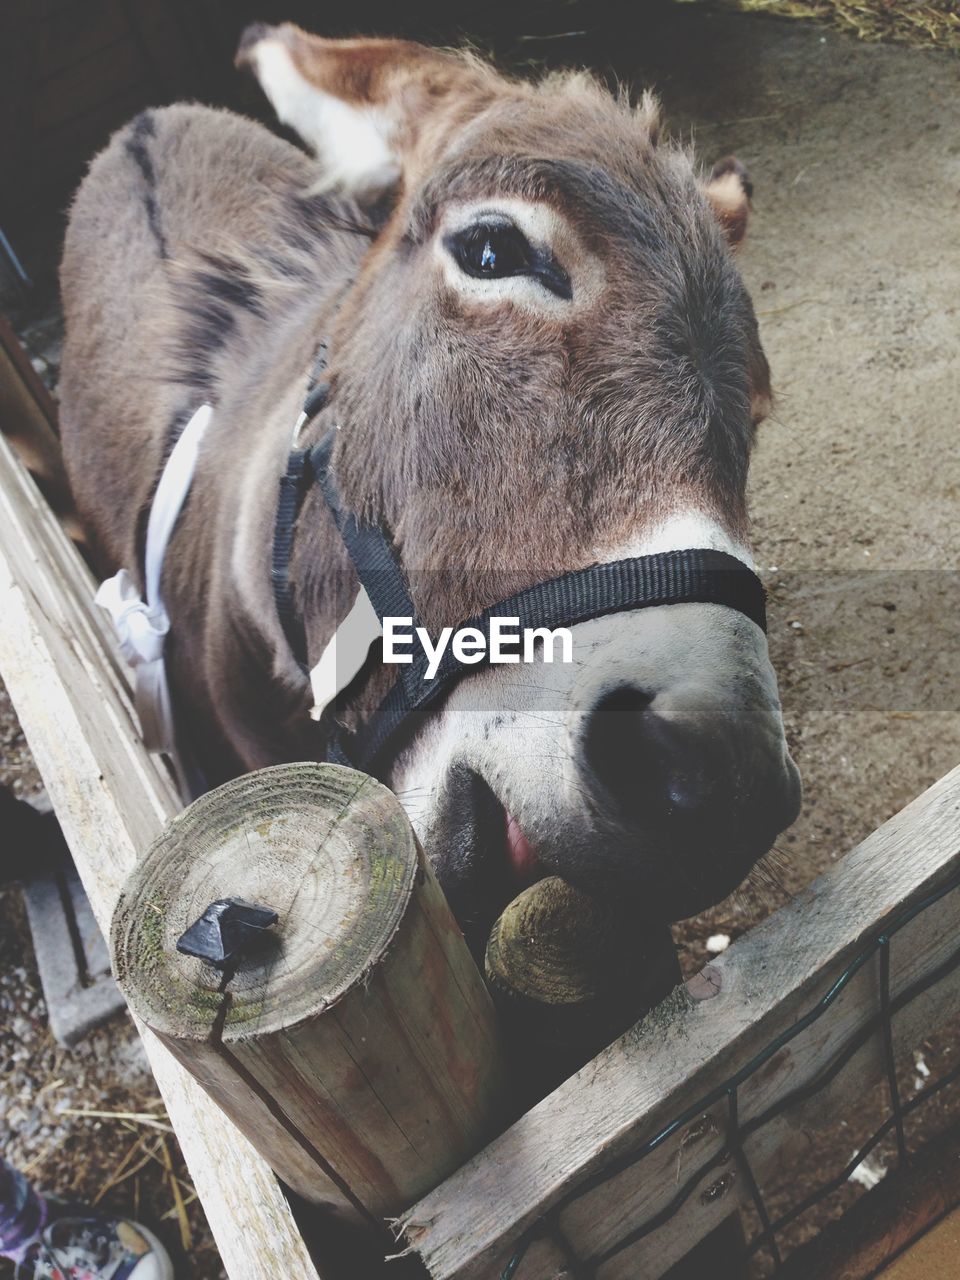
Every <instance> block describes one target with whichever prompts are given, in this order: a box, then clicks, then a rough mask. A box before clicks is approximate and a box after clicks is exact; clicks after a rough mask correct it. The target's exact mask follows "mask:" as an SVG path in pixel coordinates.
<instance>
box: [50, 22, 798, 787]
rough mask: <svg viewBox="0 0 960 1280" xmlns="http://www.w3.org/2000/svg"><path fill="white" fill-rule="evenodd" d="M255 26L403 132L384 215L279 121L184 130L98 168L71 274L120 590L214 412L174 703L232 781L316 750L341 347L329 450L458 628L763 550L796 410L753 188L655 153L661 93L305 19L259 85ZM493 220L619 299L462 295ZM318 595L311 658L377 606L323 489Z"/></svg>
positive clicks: (69, 396)
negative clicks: (276, 596) (632, 541)
mask: <svg viewBox="0 0 960 1280" xmlns="http://www.w3.org/2000/svg"><path fill="white" fill-rule="evenodd" d="M262 30H269V32H270V37H271V38H274V37H276V36H277V32H278V31H279V37H278V38H280V39H282V40H283V41H285V42H286V43H287V45H288V47H289V48H290V50H291V55H292V58H293V60H294V63H295V64H296V66H297V67H298V68H299V70H300V71H301V74H303V75H304V76H306V77H308V78H309V80H310V81H311V83H314V84H317V85H319V86H321V87H322V88H323V90H324V92H327V93H329V94H331V95H334V96H337V97H339V98H340V99H341V100H342V101H344V102H353V103H355V104H359V105H360V106H362V107H366V106H375V107H377V108H379V109H382V110H383V111H384V112H386V113H388V114H389V115H390V118H391V121H392V124H391V128H392V130H393V132H392V134H391V139H392V142H391V145H393V146H394V147H395V148H396V150H397V152H398V154H399V156H400V160H401V165H402V180H401V182H400V184H399V187H398V189H397V190H396V191H395V192H394V193H393V197H392V203H391V205H390V206H389V207H388V208H387V209H386V210H385V211H382V212H381V214H380V215H373V214H370V213H367V212H364V211H363V210H362V209H361V208H360V207H358V206H357V205H356V204H355V203H354V202H353V201H351V200H350V199H348V198H343V199H342V198H340V197H338V196H336V195H334V194H316V193H317V192H318V191H319V190H320V189H321V188H322V187H323V176H324V175H323V163H322V157H321V161H320V163H317V162H314V161H312V160H309V159H308V158H306V157H305V156H304V155H303V154H302V153H300V152H299V151H297V150H296V149H294V148H293V147H291V146H289V145H288V144H287V143H285V142H281V141H279V140H278V139H277V138H275V137H273V136H271V135H270V134H269V133H267V132H266V130H264V129H262V128H261V127H260V126H257V125H254V124H252V123H250V122H248V121H245V120H242V119H240V118H238V117H236V116H233V115H230V114H228V113H225V112H219V111H210V110H208V109H205V108H201V107H185V106H181V107H173V108H168V109H165V110H162V111H157V112H154V113H148V114H145V115H144V116H142V117H140V118H139V120H138V121H136V122H134V123H133V124H132V125H131V126H128V128H127V129H126V130H123V131H121V133H120V134H118V135H117V136H116V137H115V138H114V139H113V141H112V142H111V144H110V146H109V147H108V148H107V150H106V151H105V152H104V153H103V154H102V155H100V156H99V157H98V158H97V159H96V160H95V162H94V163H93V165H92V166H91V170H90V173H89V175H88V177H87V179H86V181H85V183H84V185H83V187H82V188H81V191H80V193H79V195H78V197H77V200H76V203H75V206H74V209H73V212H72V216H71V221H70V228H69V231H68V236H67V241H66V250H65V255H64V262H63V272H62V280H63V296H64V303H65V309H66V319H67V334H68V337H67V348H66V353H65V362H64V376H63V388H62V390H63V439H64V451H65V456H66V460H67V465H68V468H69V472H70V476H71V480H72V483H73V486H74V490H75V494H76V498H77V502H78V505H79V507H80V510H81V512H82V515H83V517H84V519H85V521H86V524H87V526H88V528H89V529H90V531H91V533H92V535H93V537H94V541H95V545H96V547H97V550H98V554H99V558H100V562H101V566H102V568H103V570H104V572H105V573H106V572H111V571H113V570H115V569H116V568H117V567H119V566H120V565H124V566H126V567H128V568H131V569H132V568H135V567H136V566H138V565H139V563H140V558H141V556H142V551H143V548H142V530H143V523H144V513H145V512H146V510H147V508H148V506H149V503H150V500H151V496H152V492H153V488H154V486H155V483H156V479H157V476H158V473H159V469H160V467H161V465H162V462H163V460H164V458H165V455H166V452H167V450H168V449H169V447H170V445H171V443H172V440H173V439H174V438H175V436H176V432H177V430H178V428H179V427H181V426H182V425H183V423H184V421H185V420H186V418H187V416H189V414H190V413H191V412H192V411H193V410H194V409H195V408H196V407H197V405H198V404H199V403H200V402H201V401H203V400H209V401H210V402H211V403H212V404H213V405H214V409H215V412H214V418H213V426H212V427H211V429H210V433H209V435H208V438H207V441H206V442H205V446H204V450H203V454H202V458H201V463H200V466H199V470H198V473H197V476H196V479H195V482H194V486H193V490H192V493H191V496H190V499H189V502H188V504H187V507H186V510H185V512H184V514H183V516H182V518H181V521H180V523H179V525H178V527H177V530H176V532H175V535H174V539H173V542H172V544H171V548H170V551H169V553H168V559H167V563H166V568H165V576H164V596H165V599H166V602H167V605H168V608H169V611H170V613H171V616H172V618H173V631H172V635H171V641H170V651H169V658H170V670H171V676H172V681H173V686H174V690H175V695H176V698H177V702H178V706H179V708H180V710H181V715H182V717H183V721H184V724H185V726H186V729H187V732H188V733H189V736H190V737H191V739H192V740H193V741H194V742H195V743H196V744H197V746H198V749H199V754H200V756H201V758H202V760H203V763H204V766H205V768H206V769H207V772H208V775H209V777H210V780H211V781H216V780H219V779H221V778H224V777H226V776H229V775H230V774H231V773H235V772H237V771H238V770H241V769H247V768H252V767H256V766H259V765H263V764H267V763H269V762H272V761H276V760H282V759H290V758H302V757H304V756H311V755H312V756H317V755H322V753H323V740H322V736H321V735H320V733H319V731H318V730H317V729H316V727H315V726H313V725H312V724H311V722H310V721H309V720H308V719H307V717H306V714H305V712H306V706H307V702H308V692H307V689H306V686H305V682H304V681H303V678H302V676H301V675H300V673H299V670H298V668H297V667H296V665H295V663H294V661H293V657H292V655H291V654H290V652H289V650H288V648H287V646H286V643H285V641H284V638H283V634H282V631H281V629H280V626H279V623H278V620H277V617H276V612H275V609H274V605H273V601H272V596H271V589H270V581H269V556H270V550H271V542H272V528H273V520H274V512H275V504H276V494H277V482H278V478H279V476H280V475H281V473H282V471H283V468H284V465H285V460H286V456H287V451H288V448H289V444H290V431H291V427H292V424H293V422H294V420H295V418H296V415H297V411H298V408H299V404H300V402H301V400H302V396H303V392H304V388H305V385H306V379H307V374H308V371H309V369H310V366H311V364H312V361H313V358H314V355H315V352H316V349H317V348H318V346H319V344H320V343H321V342H323V341H327V342H328V343H329V353H330V355H329V377H330V382H331V398H330V406H329V408H328V409H327V410H325V411H324V413H323V414H322V415H321V418H320V420H319V421H318V422H317V423H315V424H314V425H313V427H312V428H311V436H310V438H312V439H316V438H319V435H320V434H321V433H322V432H323V431H325V430H326V429H328V427H329V426H330V424H331V423H332V422H333V421H336V422H338V423H339V424H340V426H341V428H342V430H341V432H340V436H339V438H338V445H337V452H336V458H335V465H336V469H337V473H338V477H339V481H340V484H341V488H342V492H343V495H344V497H345V500H346V503H347V504H348V506H350V507H352V508H353V509H355V510H357V511H359V512H362V513H364V514H365V515H367V516H369V517H372V518H376V519H380V520H382V521H384V522H385V523H386V524H387V525H388V526H389V527H390V528H391V529H392V531H393V533H394V536H395V539H396V541H397V545H398V549H399V552H400V555H401V558H402V561H403V564H404V566H405V568H406V569H407V571H408V572H409V573H410V575H411V584H412V590H413V592H414V596H415V599H416V603H417V606H418V608H419V609H420V611H421V613H422V615H423V617H424V619H425V620H426V621H427V622H428V624H430V625H432V626H436V625H438V624H440V623H445V624H455V623H456V622H458V621H461V620H462V619H463V618H465V617H466V616H468V615H469V614H471V613H472V612H474V611H475V610H477V609H479V608H482V607H484V606H486V605H489V604H490V603H493V602H494V601H495V600H496V599H498V598H501V597H502V596H503V594H504V593H505V589H506V588H507V587H508V586H509V587H511V588H512V587H515V586H517V585H518V584H521V583H526V582H531V581H535V580H538V579H541V578H543V577H546V576H549V575H551V574H553V573H558V572H562V571H564V570H567V569H571V568H575V567H578V566H581V565H585V564H588V563H591V562H592V561H593V560H594V559H595V558H596V554H597V550H596V549H597V547H599V546H601V545H607V544H616V543H617V542H619V541H623V540H624V539H626V538H628V537H630V536H632V535H635V534H636V533H637V531H638V530H642V529H643V528H645V527H647V526H649V525H651V524H653V523H654V522H656V521H657V520H659V519H661V518H663V517H664V516H665V515H667V514H669V513H670V512H671V511H673V510H676V509H680V508H683V507H685V506H689V505H690V504H694V505H695V506H696V507H697V508H699V509H701V510H704V511H707V512H709V513H712V514H713V515H715V517H716V518H717V520H718V521H719V522H720V523H721V524H722V525H723V526H725V527H726V528H727V529H728V530H729V531H730V533H731V535H732V536H734V537H737V538H740V539H745V538H746V535H747V517H746V511H745V499H744V491H745V482H746V473H747V465H748V457H749V451H750V447H751V442H752V438H753V431H754V426H755V423H756V421H757V420H758V419H759V417H760V416H762V413H763V412H764V410H765V406H766V403H767V400H768V398H769V377H768V370H767V365H766V360H765V359H764V356H763V352H762V350H761V347H760V344H759V340H758V337H757V328H756V321H755V319H754V315H753V311H752V308H751V305H750V301H749V299H748V297H747V294H746V292H745V290H744V288H743V285H742V283H741V281H740V277H739V275H738V273H737V270H736V267H735V265H734V262H733V259H732V256H731V254H730V250H729V247H728V244H727V242H726V241H725V238H724V234H723V231H724V229H725V230H726V232H727V234H728V235H729V238H730V240H731V241H732V242H734V243H738V242H739V241H740V239H742V234H743V229H744V227H745V223H746V210H747V203H748V192H747V188H746V186H745V184H744V182H743V181H742V180H741V177H740V175H739V171H736V172H734V171H733V170H726V171H724V172H723V173H721V174H720V175H719V176H718V177H717V179H715V181H714V183H713V184H711V185H710V186H709V187H707V189H706V193H705V190H704V187H703V185H702V183H701V182H700V180H699V178H698V177H697V175H696V174H695V172H694V170H693V167H692V165H691V162H690V159H689V157H688V155H687V154H686V153H685V152H684V151H682V150H680V149H677V148H674V147H672V146H668V145H665V144H663V143H662V142H660V140H659V130H660V124H659V115H658V112H657V109H656V105H655V103H654V102H653V100H652V99H650V98H644V100H643V101H642V103H641V105H640V106H639V107H638V108H637V109H633V108H631V107H630V106H629V105H628V104H627V103H626V102H625V101H624V100H622V99H621V100H619V101H618V100H616V99H614V98H613V97H611V96H610V95H609V94H608V93H607V92H605V91H604V90H603V89H602V88H600V87H599V86H598V85H596V84H595V83H594V82H593V81H592V80H591V79H590V78H589V77H586V76H582V75H572V76H571V75H564V76H557V77H549V78H547V79H546V80H545V81H543V82H541V83H539V84H529V83H520V82H515V81H512V80H508V79H506V78H503V77H500V76H498V75H497V74H496V73H495V72H493V71H492V70H491V69H490V68H489V67H487V66H486V65H484V64H482V63H479V62H478V61H477V60H475V59H473V58H470V57H462V56H460V55H454V54H450V53H442V52H436V51H430V50H424V49H422V48H420V47H419V46H415V45H409V44H405V43H402V42H395V41H345V42H339V41H337V42H334V41H325V40H321V39H319V38H317V37H310V36H307V35H306V34H305V33H303V32H300V31H299V30H298V29H296V28H291V27H289V26H288V27H284V28H279V29H258V32H260V34H257V33H254V35H253V36H251V37H250V39H249V40H248V41H246V42H245V45H242V46H241V53H240V55H239V59H240V60H241V61H249V60H250V59H251V56H252V54H251V50H252V49H255V47H256V44H257V40H258V39H262V38H263V36H262ZM717 182H719V183H720V187H719V188H718V187H717V185H716V184H717ZM735 186H738V187H739V191H740V198H739V199H738V198H737V194H736V190H735V189H734V188H735ZM311 193H312V194H311ZM494 195H495V196H497V197H504V196H516V197H522V198H524V199H526V200H532V201H536V202H537V203H538V204H542V205H544V206H545V207H549V208H551V209H553V210H555V211H556V212H557V214H558V215H559V216H560V217H561V218H562V220H563V223H564V225H565V226H566V227H567V228H568V234H569V236H570V237H571V243H572V244H573V245H574V246H575V252H574V263H573V267H574V269H575V270H580V269H581V265H582V263H581V259H582V260H583V261H586V260H587V259H589V260H590V261H591V262H593V263H595V264H599V265H598V266H597V268H596V270H597V272H598V273H599V275H600V277H601V278H602V289H600V290H599V292H598V293H597V294H595V295H591V294H590V292H589V290H583V291H579V292H578V290H577V289H574V294H573V298H572V300H571V302H570V304H569V306H568V307H567V308H566V310H565V311H563V312H562V313H561V312H559V311H556V310H555V311H548V310H544V311H543V312H538V311H531V310H529V309H526V310H525V309H524V308H523V307H518V306H514V305H513V304H512V303H510V302H503V303H502V304H499V305H497V306H489V305H487V304H484V305H482V306H480V305H475V304H472V303H471V302H470V301H469V300H468V299H466V298H461V297H459V296H456V295H454V294H453V293H452V292H451V291H450V290H449V289H448V288H447V287H445V285H444V284H443V282H442V281H439V280H438V277H437V270H436V267H435V265H434V258H433V257H432V256H431V255H432V253H433V252H434V250H433V249H432V247H431V246H432V244H433V241H434V233H435V230H436V227H437V226H438V223H439V220H440V219H441V218H442V216H443V211H444V209H446V208H447V207H448V206H449V205H450V203H451V201H459V200H465V199H469V198H472V197H477V198H481V199H485V198H488V197H490V196H494ZM711 202H712V203H713V206H714V207H713V208H712V207H711ZM715 209H716V210H717V211H718V212H719V221H718V217H717V213H716V212H715V211H714V210H715ZM721 224H722V225H721ZM292 577H293V580H294V583H295V586H296V589H297V592H298V597H299V601H300V605H301V609H302V611H303V614H304V617H305V622H306V628H307V635H308V644H309V650H310V660H311V661H315V660H316V658H317V656H318V654H319V652H320V651H321V649H322V647H323V645H324V644H325V643H326V641H327V639H328V638H329V636H330V635H331V633H332V631H333V628H334V627H335V625H336V623H337V620H338V618H339V617H341V616H342V614H343V611H344V609H345V607H346V606H347V604H348V603H349V601H350V599H351V598H352V592H353V589H354V588H353V575H352V572H351V570H350V567H349V563H348V561H347V559H346V556H345V553H344V551H343V548H342V546H341V544H340V542H339V539H338V537H337V536H336V535H335V532H334V530H333V527H332V522H331V520H330V518H329V516H328V514H327V512H326V510H325V508H324V506H323V504H322V501H321V500H320V498H319V496H318V495H317V494H316V493H314V494H312V495H311V497H310V498H309V499H308V502H307V504H306V506H305V509H304V512H303V515H302V517H301V520H300V523H299V526H298V530H297V537H296V545H295V551H294V557H293V562H292ZM389 678H390V676H389V673H384V672H381V673H379V674H378V675H377V676H375V677H374V678H373V680H372V681H371V682H370V683H369V686H368V687H367V688H366V689H364V690H361V691H360V692H359V695H358V698H357V700H356V701H355V703H354V705H353V707H352V708H350V709H349V710H348V714H349V715H352V716H354V717H355V716H357V715H362V714H364V713H365V710H366V709H367V708H368V707H369V706H370V705H371V703H372V701H373V699H374V697H375V695H376V692H377V690H378V689H381V688H382V687H383V685H384V683H385V682H386V681H388V680H389ZM774 704H775V694H774ZM778 750H779V748H778ZM778 767H779V766H778ZM791 767H792V766H791Z"/></svg>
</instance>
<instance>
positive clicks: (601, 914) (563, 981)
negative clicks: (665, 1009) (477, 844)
mask: <svg viewBox="0 0 960 1280" xmlns="http://www.w3.org/2000/svg"><path fill="white" fill-rule="evenodd" d="M657 940H658V955H657V956H656V964H652V963H651V960H652V958H653V952H654V950H655V948H654V947H653V946H652V945H651V941H652V939H651V933H650V931H649V930H648V929H647V930H645V929H644V927H643V926H642V924H641V923H640V922H639V921H637V919H636V918H635V917H632V916H631V915H630V914H629V913H627V912H625V911H624V910H623V909H621V908H620V907H619V906H618V905H617V904H614V903H608V902H601V901H599V900H597V899H595V898H593V897H591V896H590V895H589V894H587V893H584V892H583V891H582V890H581V889H578V888H575V887H574V886H573V885H570V884H567V883H566V881H564V880H561V879H560V878H559V877H557V876H551V877H549V878H547V879H545V880H540V881H538V882H537V883H536V884H533V885H531V886H530V887H529V888H528V889H525V890H524V891H523V893H521V894H520V895H519V896H518V897H517V898H515V899H514V900H513V902H511V903H510V905H509V906H508V907H507V908H506V909H505V910H504V912H503V914H502V915H501V916H500V918H499V919H498V920H497V922H496V923H495V924H494V926H493V929H492V930H491V933H490V938H489V941H488V943H487V950H486V960H485V968H486V976H487V981H488V983H489V985H490V987H491V990H492V991H493V993H494V997H495V999H496V1001H497V1004H498V1006H499V1007H500V1009H501V1012H502V1014H503V1016H504V1018H505V1020H506V1022H507V1023H508V1025H512V1026H513V1028H514V1029H515V1030H519V1032H520V1033H521V1035H522V1037H523V1039H524V1041H527V1042H534V1041H538V1042H540V1043H542V1044H544V1045H551V1044H555V1045H557V1046H564V1047H568V1048H570V1049H571V1050H574V1049H576V1048H578V1047H579V1048H582V1050H583V1052H584V1053H585V1054H589V1053H590V1052H592V1051H595V1050H596V1049H599V1048H600V1047H602V1045H603V1044H604V1043H606V1042H607V1041H608V1040H610V1039H612V1038H613V1037H614V1036H616V1035H618V1034H620V1032H622V1031H623V1030H625V1029H626V1028H627V1027H628V1026H630V1025H631V1024H632V1023H633V1022H635V1021H636V1020H637V1019H638V1018H640V1017H641V1016H642V1015H643V1013H645V1012H646V1010H647V1009H648V1008H649V1006H650V1004H651V1003H652V1002H653V1001H655V1000H656V999H658V998H659V997H660V996H661V995H662V994H663V992H664V990H665V989H666V990H669V988H670V986H672V984H673V982H674V981H675V974H676V962H675V958H674V957H673V956H672V954H671V948H670V946H669V943H668V944H667V947H666V952H667V967H668V971H669V972H668V975H667V977H666V981H665V980H664V965H663V952H664V946H663V932H662V931H661V932H660V933H659V934H658V935H657Z"/></svg>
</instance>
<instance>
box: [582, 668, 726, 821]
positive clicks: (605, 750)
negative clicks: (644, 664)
mask: <svg viewBox="0 0 960 1280" xmlns="http://www.w3.org/2000/svg"><path fill="white" fill-rule="evenodd" d="M581 767H582V768H583V769H584V771H585V772H586V773H587V774H588V775H589V776H590V779H591V782H592V783H593V789H594V792H595V794H596V796H597V799H598V801H599V802H600V803H601V805H602V806H603V807H604V808H606V809H607V810H608V813H609V816H610V817H614V818H619V819H621V820H623V821H626V822H632V821H636V820H642V821H643V822H644V823H645V824H652V825H656V824H657V823H658V822H672V823H675V822H677V821H678V820H679V821H683V822H687V823H697V822H706V821H708V820H709V818H710V814H711V812H712V810H713V808H714V807H715V806H714V801H715V799H716V790H717V770H716V762H714V765H713V767H711V763H710V760H709V752H708V751H707V750H706V749H705V744H704V743H702V742H700V741H698V740H697V735H696V734H695V733H694V732H693V731H692V730H691V729H690V728H689V727H688V726H685V725H681V724H678V723H676V722H674V721H671V720H667V719H666V718H665V717H664V716H662V715H659V714H658V713H657V711H656V707H655V704H654V699H653V695H652V694H649V693H647V692H645V691H644V690H642V689H635V688H630V687H623V688H620V689H616V690H614V691H613V692H612V693H609V694H607V695H606V696H605V697H603V698H602V699H601V700H600V701H599V702H598V703H597V704H596V706H595V707H594V708H593V710H592V711H591V712H590V715H589V717H588V719H587V723H586V726H585V729H584V734H583V738H582V740H581Z"/></svg>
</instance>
